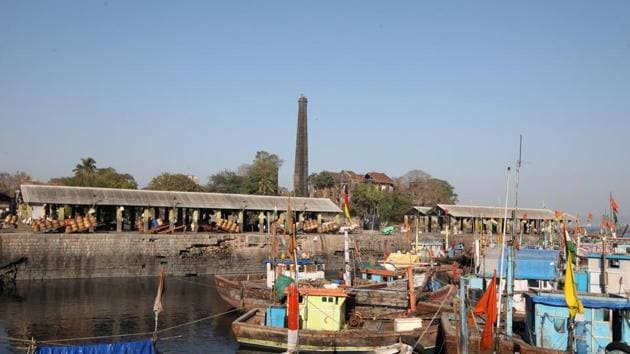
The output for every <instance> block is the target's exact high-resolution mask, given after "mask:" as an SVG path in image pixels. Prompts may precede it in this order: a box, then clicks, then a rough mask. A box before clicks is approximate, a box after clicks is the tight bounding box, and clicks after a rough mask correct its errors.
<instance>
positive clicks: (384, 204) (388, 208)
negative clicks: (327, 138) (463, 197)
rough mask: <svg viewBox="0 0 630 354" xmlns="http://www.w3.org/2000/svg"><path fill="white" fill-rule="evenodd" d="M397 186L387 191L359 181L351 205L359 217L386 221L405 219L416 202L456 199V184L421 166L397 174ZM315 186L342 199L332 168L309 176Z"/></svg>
mask: <svg viewBox="0 0 630 354" xmlns="http://www.w3.org/2000/svg"><path fill="white" fill-rule="evenodd" d="M393 180H394V190H393V191H387V190H382V189H380V188H378V186H376V185H374V184H371V183H359V184H357V185H355V186H353V188H352V189H351V192H350V209H351V210H352V214H353V215H355V216H359V217H367V216H370V217H375V216H376V217H378V218H379V219H380V220H384V221H402V219H403V216H404V215H405V213H406V212H407V211H409V209H411V207H413V206H431V207H433V206H435V205H437V204H455V203H457V193H455V188H453V186H452V185H451V184H450V183H449V182H447V181H445V180H442V179H438V178H435V177H433V176H431V175H430V174H428V173H426V172H424V171H422V170H411V171H409V172H407V173H405V174H404V175H402V176H400V177H397V178H394V179H393ZM309 182H310V185H311V186H312V188H313V189H314V190H315V191H316V192H317V191H325V192H329V191H331V190H332V193H325V194H327V196H328V197H331V198H332V199H336V200H340V199H341V193H342V191H341V186H339V185H337V183H336V182H335V179H334V176H333V174H332V173H330V172H326V171H323V172H319V173H314V174H312V175H311V176H309Z"/></svg>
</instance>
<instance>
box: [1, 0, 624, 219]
mask: <svg viewBox="0 0 630 354" xmlns="http://www.w3.org/2000/svg"><path fill="white" fill-rule="evenodd" d="M302 93H303V94H304V95H306V96H307V97H308V99H309V138H310V141H309V148H310V170H311V172H313V171H320V170H323V169H326V170H340V169H352V170H355V171H358V172H366V171H373V170H374V171H383V172H386V173H387V174H389V175H390V176H399V175H401V174H403V173H405V172H406V171H408V170H411V169H422V170H425V171H426V172H428V173H430V174H432V175H433V176H435V177H438V178H442V179H446V180H448V181H449V182H451V184H453V185H454V186H455V189H456V192H457V193H458V194H459V196H460V198H459V199H460V202H461V203H475V204H485V205H496V204H497V203H499V202H501V200H502V199H503V194H504V188H505V167H506V166H507V165H513V164H514V160H515V159H516V158H517V153H518V136H519V134H523V136H524V157H523V159H524V160H525V163H524V165H523V168H522V173H521V189H520V196H521V201H522V203H521V205H523V206H529V207H540V206H542V205H543V203H544V204H545V205H546V206H548V207H551V208H554V209H562V210H566V211H570V212H573V213H580V214H582V215H585V214H586V213H587V212H588V211H592V212H593V213H594V214H595V215H599V214H601V212H602V211H603V210H604V208H606V206H607V205H608V194H609V193H610V192H613V194H614V195H615V196H616V199H617V200H618V202H619V205H620V207H621V209H622V210H621V211H622V214H628V215H630V187H629V186H628V185H629V184H628V181H629V177H630V165H629V161H630V159H629V158H628V153H630V150H629V149H628V145H627V143H626V142H625V138H626V136H627V135H628V134H629V132H630V2H628V1H607V2H591V1H554V2H549V1H522V2H504V1H496V2H485V1H480V2H469V1H461V2H459V1H453V2H422V3H420V2H411V1H410V2H402V1H401V2H384V1H383V2H368V1H344V2H333V1H331V2H324V1H317V2H315V1H313V2H303V1H274V2H263V1H246V2H245V1H227V2H210V1H199V2H193V1H186V2H161V1H133V2H129V1H100V2H90V1H40V2H23V1H6V0H4V1H1V2H0V120H1V121H0V123H1V126H2V127H1V128H0V170H4V171H14V170H24V171H27V172H29V173H31V174H32V175H33V176H34V177H36V178H38V179H41V180H47V179H48V178H51V177H56V176H63V175H69V174H70V173H71V170H72V168H73V166H74V165H75V164H76V163H77V161H78V160H79V159H80V158H81V157H85V156H92V157H94V158H95V159H96V161H97V163H98V165H99V166H102V167H104V166H113V167H115V168H116V169H118V170H119V171H124V172H128V173H131V174H132V175H134V176H135V177H136V179H137V180H138V181H139V183H140V184H141V185H145V184H146V183H147V182H148V181H149V180H150V178H151V177H152V176H155V175H157V174H159V173H161V172H163V171H169V172H183V173H188V174H193V175H196V176H198V177H199V178H200V179H201V180H202V181H204V182H205V180H206V178H207V176H208V175H210V174H212V173H215V172H217V171H220V170H222V169H226V168H229V169H235V168H237V167H238V166H239V165H240V164H242V163H244V162H248V161H250V160H251V159H252V158H253V157H254V154H255V152H256V151H257V150H267V151H270V152H273V153H276V154H278V155H280V156H281V157H282V158H283V159H284V161H285V164H284V166H283V167H282V169H281V171H280V174H281V176H280V182H281V184H282V185H284V186H290V185H291V184H292V180H291V179H292V173H293V171H292V170H293V163H294V161H293V157H294V156H293V155H294V149H295V128H296V115H297V99H298V97H299V95H300V94H302ZM624 209H625V210H626V212H624Z"/></svg>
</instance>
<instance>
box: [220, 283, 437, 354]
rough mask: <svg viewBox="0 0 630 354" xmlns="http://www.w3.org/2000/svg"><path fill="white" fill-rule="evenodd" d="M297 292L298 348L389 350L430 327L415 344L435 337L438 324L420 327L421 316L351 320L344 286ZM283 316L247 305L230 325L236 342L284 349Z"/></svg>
mask: <svg viewBox="0 0 630 354" xmlns="http://www.w3.org/2000/svg"><path fill="white" fill-rule="evenodd" d="M299 296H300V302H299V324H300V326H299V327H300V328H299V330H298V335H297V337H298V339H297V343H296V344H297V348H299V351H300V352H353V353H365V352H378V350H385V349H388V348H390V349H391V348H394V347H395V346H396V345H397V344H399V343H400V342H401V341H402V340H403V338H416V339H417V338H419V337H420V335H421V332H423V331H425V332H427V333H428V332H429V330H431V331H430V332H431V333H430V334H427V335H425V337H424V338H423V339H426V340H425V341H424V342H423V341H422V340H420V341H419V344H425V345H426V346H431V347H432V346H433V345H434V342H433V343H431V341H430V339H429V338H430V337H433V338H435V336H434V334H436V333H437V327H434V328H429V329H427V328H423V327H422V324H423V322H422V319H420V318H396V319H378V320H372V319H366V320H362V321H358V322H356V321H352V320H351V319H350V318H349V317H348V315H349V313H348V312H347V306H346V305H347V297H348V294H347V292H346V291H345V290H343V289H320V288H300V290H299ZM290 306H291V305H289V307H290ZM290 311H291V310H289V312H290ZM284 314H285V313H284V312H282V313H281V314H280V315H279V316H275V317H274V316H273V315H272V312H271V311H267V313H265V312H263V311H262V310H260V309H252V310H250V311H248V312H246V313H245V314H244V315H242V316H241V317H239V318H238V319H236V320H235V321H234V322H233V323H232V331H233V332H234V336H235V337H236V339H237V341H238V342H239V343H241V344H244V345H247V346H253V347H257V348H265V349H276V350H278V349H279V350H286V349H287V348H289V344H288V343H287V338H288V337H289V332H290V329H289V328H287V327H290V325H285V321H286V323H288V322H290V320H289V317H290V316H291V314H288V313H287V314H286V317H285V316H284ZM285 318H286V319H285ZM416 341H417V340H416ZM413 344H416V343H415V342H414V343H413Z"/></svg>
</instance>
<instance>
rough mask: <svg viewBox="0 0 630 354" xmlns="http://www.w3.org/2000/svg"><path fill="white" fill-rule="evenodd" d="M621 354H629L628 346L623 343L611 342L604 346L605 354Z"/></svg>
mask: <svg viewBox="0 0 630 354" xmlns="http://www.w3.org/2000/svg"><path fill="white" fill-rule="evenodd" d="M613 351H616V352H622V353H628V354H630V345H628V344H626V343H623V342H612V343H609V344H608V345H607V346H606V353H608V352H613Z"/></svg>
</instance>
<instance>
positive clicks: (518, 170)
mask: <svg viewBox="0 0 630 354" xmlns="http://www.w3.org/2000/svg"><path fill="white" fill-rule="evenodd" d="M522 153H523V135H522V134H521V135H519V143H518V160H516V192H515V194H514V215H513V216H514V218H513V219H512V242H514V233H515V232H516V225H517V221H516V215H517V213H518V184H519V180H520V176H521V163H522V160H521V157H522ZM522 244H523V232H521V233H520V237H519V240H518V245H519V247H520V246H521V245H522Z"/></svg>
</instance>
